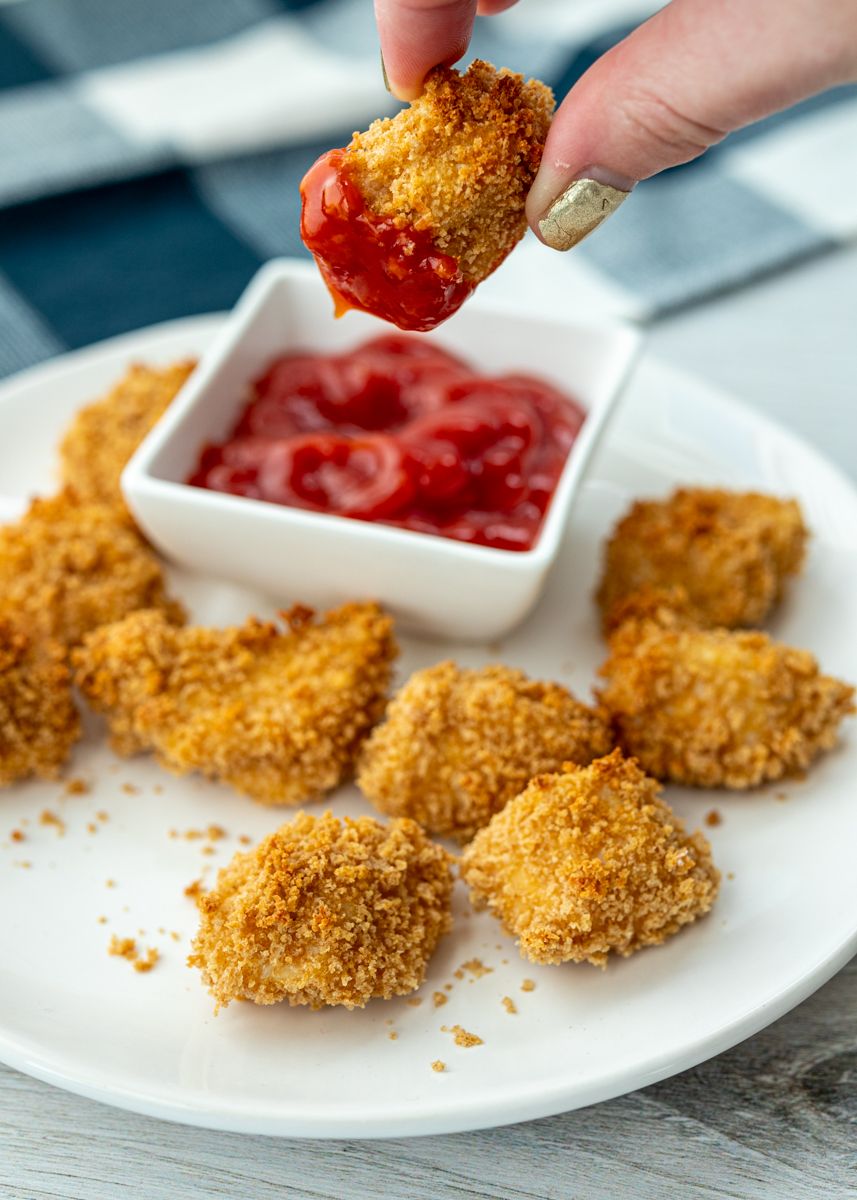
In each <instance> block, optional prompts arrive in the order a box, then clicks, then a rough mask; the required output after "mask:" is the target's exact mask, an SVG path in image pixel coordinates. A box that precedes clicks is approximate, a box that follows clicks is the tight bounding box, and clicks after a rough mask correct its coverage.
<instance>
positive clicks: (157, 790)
mask: <svg viewBox="0 0 857 1200" xmlns="http://www.w3.org/2000/svg"><path fill="white" fill-rule="evenodd" d="M152 791H153V792H154V793H155V795H156V796H162V795H163V793H164V786H163V784H161V783H156V784H155V786H154V787H153V788H152Z"/></svg>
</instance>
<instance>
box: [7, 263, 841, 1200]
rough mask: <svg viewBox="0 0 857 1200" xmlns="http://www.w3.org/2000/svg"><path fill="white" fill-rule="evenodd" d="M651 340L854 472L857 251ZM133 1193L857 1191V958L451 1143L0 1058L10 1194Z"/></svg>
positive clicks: (84, 1198)
mask: <svg viewBox="0 0 857 1200" xmlns="http://www.w3.org/2000/svg"><path fill="white" fill-rule="evenodd" d="M649 353H650V354H651V355H654V356H657V357H659V358H662V359H665V360H667V361H670V362H673V363H675V364H676V365H677V366H681V367H683V368H685V369H687V370H690V371H693V372H695V373H696V374H698V375H700V376H703V377H704V378H706V379H708V380H710V381H711V382H714V383H717V384H720V385H722V386H724V387H726V388H727V389H729V390H730V391H731V392H732V393H733V394H735V395H737V396H739V397H741V398H743V399H744V400H746V401H747V402H749V403H750V404H754V405H756V406H758V407H759V408H761V409H764V410H765V411H766V412H768V413H769V414H770V415H772V416H774V417H776V418H777V419H779V420H780V421H782V422H783V423H785V424H787V425H789V426H791V427H792V428H793V429H794V430H795V431H796V432H797V433H799V434H801V435H802V436H803V437H805V438H806V439H807V440H808V441H810V442H812V443H814V444H815V445H816V446H817V447H818V448H819V449H821V450H822V451H824V452H825V453H826V454H827V455H828V456H829V457H830V458H832V459H833V460H834V461H836V462H837V463H838V464H839V465H840V466H841V467H842V468H843V469H844V470H846V471H847V472H848V473H849V474H850V475H851V476H852V478H855V479H857V250H854V251H847V252H839V253H837V254H833V255H831V256H829V257H826V258H823V259H816V260H814V261H812V262H809V263H807V264H805V265H804V266H802V267H801V268H799V269H796V270H794V271H792V272H790V273H789V274H787V275H784V276H779V277H777V278H774V279H771V280H769V281H767V282H765V283H763V284H760V285H758V286H756V287H755V288H752V289H749V290H747V291H744V292H741V293H738V294H736V295H730V296H726V297H723V298H720V299H718V300H715V301H712V302H710V303H708V304H706V305H704V306H700V307H699V308H696V309H694V310H692V311H689V312H685V313H682V314H681V315H679V316H676V317H673V318H671V319H669V320H666V321H662V322H661V323H660V324H659V325H658V326H657V327H656V328H655V329H654V330H653V331H652V335H651V340H650V349H649ZM855 786H856V787H857V785H855ZM123 1196H129V1197H130V1196H134V1197H135V1200H136V1198H139V1200H203V1198H205V1200H209V1198H211V1197H218V1198H219V1197H224V1198H226V1197H228V1198H232V1197H234V1198H235V1200H267V1198H268V1197H271V1198H273V1197H277V1198H282V1197H292V1196H294V1197H298V1196H300V1197H304V1196H305V1197H318V1198H322V1197H325V1198H326V1197H336V1198H337V1200H363V1198H364V1197H365V1198H366V1200H369V1198H373V1200H374V1198H376V1197H384V1198H385V1200H386V1198H390V1200H395V1198H399V1197H401V1198H402V1200H422V1198H423V1197H425V1198H426V1200H438V1198H440V1197H460V1198H462V1200H468V1198H474V1200H475V1198H476V1197H479V1198H480V1200H481V1198H486V1197H498V1198H501V1200H514V1198H517V1197H527V1198H539V1200H540V1198H542V1197H544V1198H545V1200H547V1198H551V1200H553V1198H557V1200H614V1198H616V1197H625V1196H628V1197H635V1198H636V1197H640V1198H641V1200H661V1198H663V1200H674V1198H675V1197H682V1198H683V1197H690V1198H697V1197H699V1198H703V1197H706V1198H708V1197H740V1198H741V1200H757V1198H759V1200H761V1198H763V1197H764V1198H765V1200H769V1198H777V1200H780V1198H781V1200H821V1198H830V1200H834V1198H836V1200H846V1198H848V1197H854V1198H855V1200H857V959H854V960H852V962H851V963H850V964H849V965H848V966H846V967H845V968H844V969H843V970H842V971H841V972H840V973H839V974H838V975H837V976H836V977H835V978H833V979H832V980H831V981H830V982H829V983H828V984H826V985H825V986H824V987H823V988H821V990H820V991H818V992H817V993H816V994H815V995H814V996H812V997H810V999H809V1000H807V1001H805V1002H804V1003H803V1004H802V1005H801V1006H800V1007H799V1008H797V1009H795V1010H794V1011H793V1012H791V1013H789V1014H788V1015H787V1016H785V1017H783V1018H782V1019H781V1020H780V1021H777V1022H776V1023H775V1024H774V1025H772V1026H770V1027H769V1028H768V1029H766V1030H764V1031H763V1032H762V1033H760V1034H757V1035H756V1037H754V1038H751V1039H750V1040H749V1041H747V1042H744V1043H743V1044H742V1045H740V1046H736V1047H735V1048H734V1049H732V1050H730V1051H729V1052H728V1053H726V1054H723V1055H721V1056H720V1057H718V1058H715V1059H712V1060H711V1061H709V1062H707V1063H703V1064H702V1065H701V1066H699V1067H696V1068H695V1069H693V1070H691V1071H686V1072H685V1073H684V1074H681V1075H677V1076H675V1077H674V1078H672V1079H668V1080H666V1081H664V1082H663V1083H659V1084H656V1085H655V1086H654V1087H650V1088H647V1089H645V1090H644V1091H641V1092H636V1093H634V1094H632V1095H630V1096H625V1097H623V1098H621V1099H618V1100H613V1101H610V1102H608V1103H605V1104H601V1105H597V1106H595V1107H594V1108H589V1109H583V1110H580V1111H578V1112H572V1113H566V1114H564V1115H561V1116H557V1117H550V1118H546V1119H544V1120H540V1121H532V1122H528V1123H525V1124H522V1125H515V1126H509V1127H506V1128H502V1129H493V1130H485V1131H482V1132H478V1133H469V1134H457V1135H450V1136H446V1137H431V1138H410V1139H402V1140H395V1141H394V1140H390V1141H375V1142H359V1141H334V1142H312V1141H295V1140H286V1139H273V1138H261V1137H245V1136H239V1135H237V1134H223V1133H212V1132H209V1131H207V1130H201V1129H191V1128H185V1127H182V1126H178V1125H170V1124H167V1123H165V1122H161V1121H156V1120H152V1119H149V1118H145V1117H138V1116H135V1115H133V1114H132V1113H127V1112H123V1111H120V1110H118V1109H111V1108H107V1107H105V1106H103V1105H100V1104H96V1103H93V1102H90V1101H87V1100H82V1099H80V1098H79V1097H77V1096H73V1095H71V1094H68V1093H66V1092H62V1091H59V1090H57V1089H55V1088H52V1087H49V1086H48V1085H46V1084H42V1083H39V1082H37V1081H36V1080H33V1079H29V1078H27V1077H26V1076H24V1075H20V1074H18V1073H17V1072H16V1071H12V1070H10V1069H8V1068H6V1067H3V1066H0V1197H2V1200H36V1198H39V1200H41V1198H43V1197H44V1198H47V1197H68V1198H70V1200H102V1198H105V1200H106V1198H107V1197H110V1198H113V1197H123Z"/></svg>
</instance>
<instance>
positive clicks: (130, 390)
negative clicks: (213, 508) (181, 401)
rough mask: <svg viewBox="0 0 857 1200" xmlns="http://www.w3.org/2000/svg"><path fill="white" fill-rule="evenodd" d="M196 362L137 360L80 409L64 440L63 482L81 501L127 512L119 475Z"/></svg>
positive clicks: (62, 454)
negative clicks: (158, 364) (159, 365)
mask: <svg viewBox="0 0 857 1200" xmlns="http://www.w3.org/2000/svg"><path fill="white" fill-rule="evenodd" d="M195 366H196V363H195V362H193V361H192V360H188V361H186V362H177V363H173V364H172V366H169V367H164V368H161V369H160V370H159V369H157V368H155V367H147V366H144V365H143V364H142V363H134V364H132V366H131V367H130V368H129V370H128V373H127V375H126V376H125V377H124V378H123V379H120V381H119V382H118V383H117V384H116V386H115V387H114V388H113V390H112V391H111V392H109V393H108V394H107V395H106V396H105V397H104V398H103V399H101V400H96V401H95V403H93V404H88V405H87V406H86V407H85V408H82V409H81V410H80V412H79V413H78V414H77V416H76V417H75V418H74V420H73V421H72V423H71V425H70V426H69V428H68V429H67V430H66V433H65V436H64V437H63V440H62V442H61V443H60V459H61V473H62V481H63V483H64V484H67V485H69V486H71V487H73V488H74V490H75V492H76V493H77V495H78V496H79V497H80V499H81V500H83V501H87V502H92V503H100V504H112V505H115V506H116V507H117V508H118V509H119V510H120V512H121V513H122V514H123V515H126V514H127V509H126V508H125V501H124V500H123V498H122V492H121V490H120V488H119V476H120V475H121V474H122V471H123V469H124V467H125V464H126V463H127V462H128V459H129V458H130V457H131V455H132V454H133V453H134V451H135V450H136V449H137V447H138V446H139V445H140V443H141V442H142V440H143V438H144V437H145V436H146V434H147V433H148V432H149V430H150V429H151V428H152V427H153V426H154V425H155V423H156V422H157V421H158V420H159V419H160V417H162V416H163V414H164V412H165V411H166V408H167V406H168V404H169V403H170V401H171V400H172V399H173V398H174V396H175V395H176V393H177V392H178V390H179V388H180V387H181V386H182V384H183V383H184V382H185V380H186V379H187V377H188V376H189V375H190V373H191V371H192V370H193V369H194V367H195Z"/></svg>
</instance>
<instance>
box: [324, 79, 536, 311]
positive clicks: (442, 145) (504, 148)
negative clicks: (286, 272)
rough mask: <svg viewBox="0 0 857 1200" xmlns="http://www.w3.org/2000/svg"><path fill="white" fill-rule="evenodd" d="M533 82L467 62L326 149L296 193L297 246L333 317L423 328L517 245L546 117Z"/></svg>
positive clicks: (457, 304) (455, 303) (450, 307)
mask: <svg viewBox="0 0 857 1200" xmlns="http://www.w3.org/2000/svg"><path fill="white" fill-rule="evenodd" d="M553 103H554V102H553V93H552V92H551V90H550V88H547V87H545V85H544V84H543V83H539V82H538V81H537V80H534V79H531V80H530V81H529V82H528V83H524V78H523V76H522V75H515V74H513V73H512V72H511V71H507V70H501V71H497V70H496V69H495V68H494V67H492V66H491V64H490V63H485V62H480V61H479V60H478V59H477V60H475V61H474V62H472V63H471V64H470V67H469V68H468V70H467V71H466V72H465V73H464V74H459V72H458V71H456V70H455V69H454V68H452V67H445V66H439V67H435V68H434V70H433V71H431V72H429V75H428V77H427V79H426V83H425V92H424V94H423V95H422V96H421V97H420V98H419V99H418V100H415V101H414V103H413V104H411V105H410V107H408V108H405V109H403V110H402V112H400V113H399V114H398V115H397V116H395V117H393V118H391V119H385V120H380V121H375V122H374V123H373V124H372V125H371V126H370V128H369V130H368V131H367V132H366V133H356V134H355V135H354V138H353V139H352V141H351V144H350V145H349V146H348V147H347V149H344V150H331V151H330V152H329V153H327V154H325V155H323V156H322V157H321V158H320V159H319V160H318V162H317V163H316V164H315V165H314V166H313V167H312V168H311V169H310V170H309V171H308V172H307V174H306V176H305V177H304V180H303V182H302V184H301V195H302V197H303V212H302V216H301V237H302V238H303V240H304V243H305V244H306V246H307V248H308V249H309V250H311V251H312V253H313V254H314V255H315V258H316V262H317V263H318V266H319V269H320V270H321V273H322V276H323V278H324V281H325V283H326V284H327V286H328V288H329V289H330V292H331V294H332V295H333V298H334V300H335V302H336V306H337V312H339V313H341V312H345V311H346V310H347V309H349V308H357V309H362V310H363V311H364V312H370V313H373V314H374V315H375V316H378V317H383V318H385V319H386V320H388V321H392V322H393V324H394V325H398V327H399V328H400V329H412V330H427V329H433V328H434V327H435V326H436V325H438V324H440V322H441V321H444V320H446V318H447V317H449V316H451V315H452V313H454V312H455V311H456V310H457V309H458V308H459V307H460V306H461V304H463V302H464V301H465V299H466V298H467V297H468V296H469V295H470V293H471V292H472V291H473V289H474V288H475V287H476V285H477V284H478V283H481V282H482V280H483V279H485V278H486V277H487V276H488V275H490V274H491V272H492V271H493V270H495V268H496V267H498V266H499V264H500V263H501V262H502V261H503V259H504V258H505V257H506V255H507V254H508V253H509V251H510V250H511V249H512V248H513V246H514V245H515V244H516V243H517V242H518V241H520V239H521V238H522V237H523V236H524V233H525V232H526V228H527V221H526V217H525V215H524V204H525V201H526V198H527V192H528V191H529V190H530V186H531V184H532V182H533V179H534V178H535V176H536V172H537V171H538V168H539V163H540V161H541V156H542V149H543V147H544V143H545V138H546V137H547V132H548V128H549V127H550V121H551V115H552V113H553Z"/></svg>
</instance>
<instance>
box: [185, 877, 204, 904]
mask: <svg viewBox="0 0 857 1200" xmlns="http://www.w3.org/2000/svg"><path fill="white" fill-rule="evenodd" d="M184 894H185V895H186V896H190V898H191V899H192V900H196V898H197V896H200V895H202V880H201V879H194V881H193V883H189V884H188V885H187V887H186V888H185V890H184Z"/></svg>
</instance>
